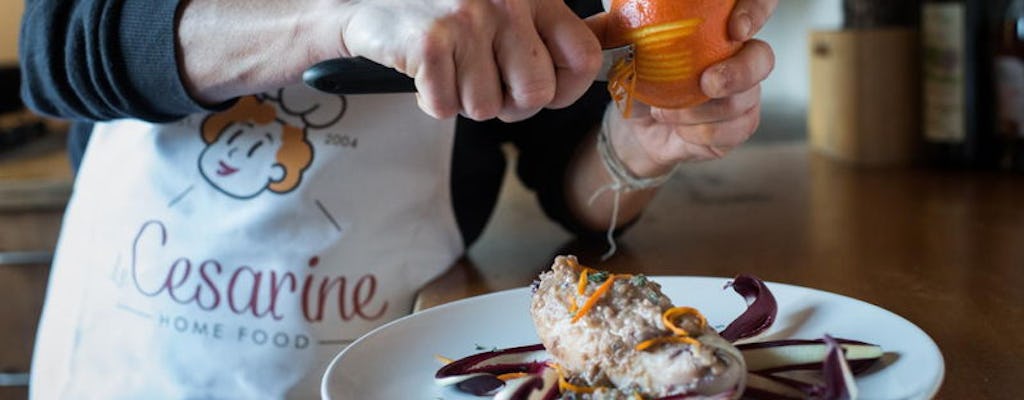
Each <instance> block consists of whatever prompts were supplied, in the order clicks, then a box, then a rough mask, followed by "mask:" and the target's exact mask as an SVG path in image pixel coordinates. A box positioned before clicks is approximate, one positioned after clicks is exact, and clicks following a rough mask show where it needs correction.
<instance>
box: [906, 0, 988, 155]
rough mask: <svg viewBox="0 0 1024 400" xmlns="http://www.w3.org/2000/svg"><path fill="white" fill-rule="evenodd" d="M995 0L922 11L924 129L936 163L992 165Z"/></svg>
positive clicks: (947, 2)
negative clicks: (991, 20)
mask: <svg viewBox="0 0 1024 400" xmlns="http://www.w3.org/2000/svg"><path fill="white" fill-rule="evenodd" d="M990 2H991V0H928V1H925V2H923V3H922V9H921V43H922V75H923V80H924V81H923V90H924V93H923V95H924V96H923V104H922V105H923V114H924V115H923V121H922V122H923V124H922V126H923V130H924V142H925V148H926V152H927V158H928V159H929V160H930V161H931V162H932V163H933V164H935V165H938V166H949V167H980V166H985V165H987V164H992V163H993V162H992V161H991V160H992V159H993V158H994V157H992V156H990V154H991V152H992V149H993V148H994V145H993V143H994V142H995V135H994V133H993V126H992V125H993V121H994V117H993V116H992V114H993V110H992V108H993V107H992V102H993V100H994V97H995V96H994V94H993V93H992V91H993V90H992V79H991V75H992V74H989V73H988V71H991V68H990V67H989V65H990V62H991V59H992V58H991V54H990V49H989V46H990V42H991V41H990V40H988V37H989V35H987V34H986V33H987V31H986V29H987V28H986V26H987V24H986V22H987V21H988V9H989V8H990V7H991V4H990Z"/></svg>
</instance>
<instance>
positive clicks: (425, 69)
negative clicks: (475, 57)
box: [413, 40, 460, 119]
mask: <svg viewBox="0 0 1024 400" xmlns="http://www.w3.org/2000/svg"><path fill="white" fill-rule="evenodd" d="M450 46H451V44H450V43H448V42H446V41H443V40H440V41H431V42H427V44H425V45H424V50H423V51H422V54H423V61H422V62H421V63H419V64H418V65H417V66H416V67H414V68H415V71H416V72H415V75H414V76H413V78H414V81H415V83H416V89H417V94H416V100H417V102H418V104H419V107H420V109H421V110H423V112H425V113H427V114H428V115H430V116H432V117H434V118H438V119H445V118H451V117H453V116H455V114H456V113H458V112H459V108H460V107H459V104H460V103H459V93H458V91H457V90H456V82H457V80H456V75H455V60H454V59H453V58H452V52H451V51H450V50H448V48H449V47H450ZM435 48H437V49H439V50H433V49H435Z"/></svg>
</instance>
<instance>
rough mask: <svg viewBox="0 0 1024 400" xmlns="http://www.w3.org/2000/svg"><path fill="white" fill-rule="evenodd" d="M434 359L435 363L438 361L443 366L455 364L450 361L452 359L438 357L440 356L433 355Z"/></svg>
mask: <svg viewBox="0 0 1024 400" xmlns="http://www.w3.org/2000/svg"><path fill="white" fill-rule="evenodd" d="M434 358H436V359H437V361H440V362H441V364H444V365H448V364H451V363H453V362H455V360H452V359H450V358H448V357H445V356H440V355H436V354H435V355H434Z"/></svg>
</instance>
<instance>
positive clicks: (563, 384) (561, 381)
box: [548, 364, 597, 393]
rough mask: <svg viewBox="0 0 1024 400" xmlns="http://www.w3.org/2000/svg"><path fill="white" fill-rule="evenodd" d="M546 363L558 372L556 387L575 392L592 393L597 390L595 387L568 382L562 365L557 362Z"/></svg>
mask: <svg viewBox="0 0 1024 400" xmlns="http://www.w3.org/2000/svg"><path fill="white" fill-rule="evenodd" d="M548 365H549V366H551V367H552V368H554V369H555V371H557V372H558V388H559V389H561V390H562V392H565V391H567V390H568V391H571V392H576V393H594V391H595V390H597V389H595V388H592V387H587V386H580V385H573V384H571V383H569V381H568V380H566V379H565V371H563V370H562V367H561V366H560V365H558V364H548Z"/></svg>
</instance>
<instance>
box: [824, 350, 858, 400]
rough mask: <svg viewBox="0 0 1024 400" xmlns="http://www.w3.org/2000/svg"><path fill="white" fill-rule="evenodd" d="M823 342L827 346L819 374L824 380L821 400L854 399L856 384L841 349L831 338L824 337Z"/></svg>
mask: <svg viewBox="0 0 1024 400" xmlns="http://www.w3.org/2000/svg"><path fill="white" fill-rule="evenodd" d="M824 340H825V343H826V344H828V356H827V357H825V362H824V363H823V365H822V366H821V373H822V375H823V376H824V378H825V393H824V397H823V400H847V399H856V398H857V382H855V381H854V380H853V372H851V371H850V366H849V365H848V364H847V363H846V356H845V355H843V348H842V347H841V346H840V345H839V342H837V341H836V340H835V339H834V338H832V336H829V335H825V338H824Z"/></svg>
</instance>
